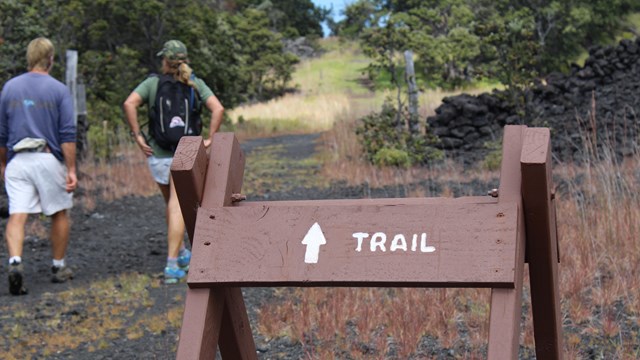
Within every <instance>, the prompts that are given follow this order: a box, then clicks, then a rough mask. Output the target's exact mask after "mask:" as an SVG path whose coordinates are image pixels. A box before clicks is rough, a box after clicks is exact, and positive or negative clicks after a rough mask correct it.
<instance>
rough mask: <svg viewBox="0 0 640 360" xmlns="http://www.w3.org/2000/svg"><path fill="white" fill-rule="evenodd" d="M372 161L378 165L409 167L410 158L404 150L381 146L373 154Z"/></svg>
mask: <svg viewBox="0 0 640 360" xmlns="http://www.w3.org/2000/svg"><path fill="white" fill-rule="evenodd" d="M373 163H374V164H376V165H378V166H397V167H409V166H410V165H411V158H410V156H409V154H408V153H407V152H406V151H404V150H399V149H389V148H382V149H380V150H378V152H377V153H375V155H373Z"/></svg>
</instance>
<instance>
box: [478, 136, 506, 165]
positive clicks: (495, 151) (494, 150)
mask: <svg viewBox="0 0 640 360" xmlns="http://www.w3.org/2000/svg"><path fill="white" fill-rule="evenodd" d="M484 147H485V148H486V149H488V150H489V153H488V154H487V156H485V158H484V160H483V161H482V168H483V169H485V170H487V171H495V170H498V169H500V165H501V164H502V144H501V143H500V142H499V141H491V142H487V143H485V144H484Z"/></svg>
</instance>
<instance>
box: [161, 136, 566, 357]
mask: <svg viewBox="0 0 640 360" xmlns="http://www.w3.org/2000/svg"><path fill="white" fill-rule="evenodd" d="M549 140H550V135H549V130H548V129H543V128H531V129H530V128H527V127H525V126H507V127H505V133H504V143H503V162H502V169H501V178H500V188H499V195H498V197H497V198H493V197H462V198H453V199H452V198H400V199H363V200H315V201H305V200H301V201H275V202H234V199H236V197H234V196H233V195H234V194H237V193H239V192H240V189H241V185H242V175H243V172H244V156H243V154H242V151H241V150H240V147H239V144H238V142H237V140H236V139H235V137H234V136H233V134H229V133H223V134H216V135H215V138H214V141H213V146H214V148H213V149H211V156H210V158H209V159H207V156H206V152H205V149H204V146H203V143H202V138H200V137H185V138H183V139H182V140H181V142H180V144H179V146H178V151H177V152H176V156H175V157H174V162H173V165H172V170H171V171H172V175H173V179H174V181H175V184H176V190H177V192H178V198H179V200H180V205H181V208H182V211H183V215H184V218H185V224H186V225H187V230H188V233H189V237H190V239H191V241H192V247H193V257H192V261H191V265H190V271H189V276H188V281H187V282H188V285H189V289H188V290H187V298H186V304H185V314H184V317H183V325H182V329H181V334H180V343H179V346H178V353H177V358H178V359H214V358H215V353H216V347H217V346H219V347H220V353H221V355H222V357H223V358H225V359H227V358H229V359H255V358H256V352H255V345H254V342H253V338H252V335H251V329H250V325H249V322H248V317H247V312H246V309H245V305H244V300H243V298H242V292H241V291H240V288H241V287H247V286H261V287H268V286H305V287H309V286H327V287H330V286H360V287H365V286H366V287H372V286H375V287H474V288H475V287H478V288H479V287H484V288H491V289H492V291H491V314H490V319H489V321H490V325H489V346H488V358H489V359H516V358H517V354H518V347H519V337H520V317H521V310H522V288H523V278H524V276H523V274H524V264H525V255H526V259H527V260H528V261H529V265H530V273H531V293H532V303H533V313H534V334H535V341H536V355H537V357H538V358H541V359H561V358H562V354H561V351H562V333H561V327H560V304H559V295H558V289H557V281H558V280H557V279H558V275H557V262H558V256H557V255H558V245H557V237H556V230H555V226H556V225H555V213H554V203H553V192H552V191H551V176H550V141H549ZM523 175H526V181H525V180H524V178H523ZM525 229H526V230H525ZM525 252H526V254H525Z"/></svg>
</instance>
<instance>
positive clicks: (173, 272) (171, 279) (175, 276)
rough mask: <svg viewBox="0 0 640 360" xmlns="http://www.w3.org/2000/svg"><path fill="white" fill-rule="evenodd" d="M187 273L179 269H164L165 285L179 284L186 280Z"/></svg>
mask: <svg viewBox="0 0 640 360" xmlns="http://www.w3.org/2000/svg"><path fill="white" fill-rule="evenodd" d="M186 276H187V273H186V272H185V271H184V270H182V269H180V268H179V267H175V268H174V267H168V266H167V267H165V268H164V283H165V284H177V283H179V282H180V280H182V279H184V278H185V277H186Z"/></svg>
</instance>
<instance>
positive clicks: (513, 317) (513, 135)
mask: <svg viewBox="0 0 640 360" xmlns="http://www.w3.org/2000/svg"><path fill="white" fill-rule="evenodd" d="M525 128H526V127H525V126H520V125H508V126H505V127H504V138H503V144H502V166H501V169H500V188H499V197H498V203H516V204H518V226H517V228H518V231H517V235H516V249H515V259H516V262H515V266H514V268H515V275H514V276H515V278H514V280H515V283H514V288H513V289H492V290H491V314H490V320H489V348H488V354H487V355H488V359H490V360H497V359H517V357H518V348H519V344H520V317H521V313H522V286H523V276H524V252H525V233H524V216H523V215H522V195H521V186H522V174H521V172H520V154H521V151H522V142H523V132H524V129H525ZM196 226H197V225H196Z"/></svg>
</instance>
